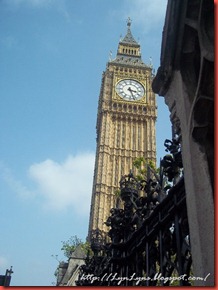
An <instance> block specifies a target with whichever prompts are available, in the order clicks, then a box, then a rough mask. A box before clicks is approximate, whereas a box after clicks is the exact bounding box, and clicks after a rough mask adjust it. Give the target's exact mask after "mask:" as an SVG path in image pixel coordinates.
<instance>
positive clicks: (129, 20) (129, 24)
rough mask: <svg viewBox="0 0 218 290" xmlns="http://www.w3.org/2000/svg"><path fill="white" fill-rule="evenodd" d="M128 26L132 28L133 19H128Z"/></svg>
mask: <svg viewBox="0 0 218 290" xmlns="http://www.w3.org/2000/svg"><path fill="white" fill-rule="evenodd" d="M126 22H127V26H128V27H130V26H131V23H132V20H131V18H130V17H128V19H127V21H126Z"/></svg>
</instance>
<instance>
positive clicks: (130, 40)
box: [120, 17, 138, 45]
mask: <svg viewBox="0 0 218 290" xmlns="http://www.w3.org/2000/svg"><path fill="white" fill-rule="evenodd" d="M131 23H132V20H131V19H130V17H128V19H127V33H126V35H125V37H124V38H123V39H122V40H121V41H120V42H121V43H126V44H131V45H138V42H137V41H136V40H135V39H134V37H133V36H132V32H131V29H130V26H131Z"/></svg>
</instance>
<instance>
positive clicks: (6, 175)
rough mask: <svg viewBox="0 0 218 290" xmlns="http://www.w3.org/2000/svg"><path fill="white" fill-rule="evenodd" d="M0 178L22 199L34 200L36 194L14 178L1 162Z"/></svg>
mask: <svg viewBox="0 0 218 290" xmlns="http://www.w3.org/2000/svg"><path fill="white" fill-rule="evenodd" d="M0 177H1V178H2V179H3V180H4V181H5V182H6V183H7V185H8V186H9V187H10V189H11V190H12V191H13V192H15V193H16V194H17V195H18V196H19V197H21V198H25V199H27V198H32V197H33V196H34V193H33V192H32V191H31V190H29V189H28V188H27V187H26V186H24V185H23V184H22V182H21V181H20V180H18V179H17V178H15V177H14V175H13V173H12V172H11V170H10V169H9V168H7V167H6V166H5V165H4V164H3V163H2V162H0Z"/></svg>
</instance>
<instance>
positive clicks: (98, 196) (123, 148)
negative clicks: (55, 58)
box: [89, 19, 157, 237]
mask: <svg viewBox="0 0 218 290" xmlns="http://www.w3.org/2000/svg"><path fill="white" fill-rule="evenodd" d="M130 27H131V21H130V19H128V21H127V33H126V35H125V37H124V38H123V39H121V40H120V42H119V44H118V50H117V55H116V57H115V59H113V60H110V61H109V62H108V64H107V67H106V71H105V72H104V73H103V76H102V84H101V90H100V96H99V105H98V116H97V150H96V161H95V171H94V180H93V191H92V200H91V211H90V224H89V237H90V235H91V233H92V231H93V230H96V229H99V230H101V231H103V232H106V231H107V230H108V228H107V226H106V225H105V224H104V222H105V221H106V220H107V218H108V216H109V215H110V209H111V208H112V207H114V206H115V203H116V190H117V189H118V188H119V181H120V179H121V176H122V175H124V174H127V173H128V172H129V171H130V169H132V168H133V161H134V160H135V159H136V158H137V157H144V158H145V159H147V160H148V161H152V162H153V163H154V164H156V132H155V121H156V114H157V112H156V100H155V94H154V93H153V92H152V89H151V83H152V80H153V73H152V66H151V65H146V64H145V63H144V62H143V61H142V58H141V52H140V44H139V43H138V42H137V41H136V40H135V39H134V37H133V36H132V33H131V29H130Z"/></svg>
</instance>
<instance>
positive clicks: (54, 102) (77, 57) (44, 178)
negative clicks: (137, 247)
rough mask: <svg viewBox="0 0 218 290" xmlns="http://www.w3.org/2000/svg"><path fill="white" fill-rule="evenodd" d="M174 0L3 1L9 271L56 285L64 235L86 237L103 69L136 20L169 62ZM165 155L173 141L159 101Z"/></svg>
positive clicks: (5, 255) (2, 165)
mask: <svg viewBox="0 0 218 290" xmlns="http://www.w3.org/2000/svg"><path fill="white" fill-rule="evenodd" d="M165 11H166V0H153V1H150V0H134V1H133V0H119V1H117V0H110V1H106V0H91V1H90V0H79V1H78V0H1V1H0V63H1V67H0V94H1V96H0V124H1V126H0V149H1V150H0V196H1V201H0V212H1V226H2V230H1V236H0V274H4V273H5V270H6V268H9V267H10V266H11V265H12V266H13V270H14V274H13V276H12V282H11V285H12V286H51V285H52V283H53V282H55V277H54V272H55V269H56V267H57V264H58V262H57V261H56V260H55V259H54V258H53V257H52V256H51V255H58V259H59V260H63V259H64V257H63V253H62V252H61V246H62V243H61V241H66V240H68V239H69V238H70V236H73V235H77V236H78V237H80V238H81V239H83V240H85V238H86V235H87V231H88V219H89V206H90V199H91V189H92V178H93V168H94V158H95V146H96V131H95V126H96V116H97V105H98V96H99V92H100V85H101V76H102V72H103V71H104V70H105V68H106V63H107V61H108V60H109V55H110V51H112V58H113V57H115V55H116V50H117V47H118V42H119V39H120V36H121V35H122V36H124V35H125V33H126V29H127V27H126V20H127V18H128V17H130V18H131V19H132V26H131V30H132V34H133V36H134V37H135V39H136V40H138V41H139V42H140V44H141V51H142V58H143V60H144V62H145V63H149V58H150V57H152V61H153V66H154V68H155V69H156V70H157V68H158V66H159V63H160V47H161V36H162V29H163V23H164V17H165ZM157 103H158V119H157V153H158V158H157V159H158V160H159V159H160V157H161V156H163V155H164V154H165V151H164V147H163V142H164V140H165V139H166V138H171V126H170V121H169V111H168V108H167V106H166V105H165V103H164V99H163V98H161V97H157Z"/></svg>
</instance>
